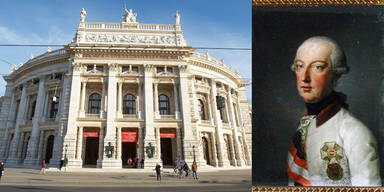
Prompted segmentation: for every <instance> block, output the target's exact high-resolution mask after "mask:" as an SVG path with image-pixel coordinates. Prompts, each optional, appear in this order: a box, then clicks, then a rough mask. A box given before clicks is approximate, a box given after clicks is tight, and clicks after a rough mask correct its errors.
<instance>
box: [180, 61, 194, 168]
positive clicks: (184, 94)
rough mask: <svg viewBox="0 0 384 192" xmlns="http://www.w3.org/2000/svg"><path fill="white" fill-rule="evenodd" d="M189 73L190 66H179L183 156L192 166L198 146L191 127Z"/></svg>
mask: <svg viewBox="0 0 384 192" xmlns="http://www.w3.org/2000/svg"><path fill="white" fill-rule="evenodd" d="M188 81H190V79H189V73H188V65H187V64H182V65H179V83H180V89H179V93H180V101H181V109H182V113H183V115H182V116H183V123H182V125H183V144H184V145H183V153H184V154H183V156H184V160H185V161H186V162H187V163H188V164H192V162H193V146H194V145H195V146H196V145H197V142H196V138H195V137H194V136H193V134H192V125H191V121H192V119H191V110H190V109H191V106H190V102H189V98H190V94H191V93H190V92H189V89H188V87H189V86H190V85H189V82H188Z"/></svg>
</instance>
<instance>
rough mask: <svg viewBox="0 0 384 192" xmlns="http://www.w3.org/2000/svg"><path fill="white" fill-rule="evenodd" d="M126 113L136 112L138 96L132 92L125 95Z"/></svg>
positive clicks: (124, 111)
mask: <svg viewBox="0 0 384 192" xmlns="http://www.w3.org/2000/svg"><path fill="white" fill-rule="evenodd" d="M123 113H124V114H136V98H135V96H133V95H131V94H127V95H125V96H124V108H123Z"/></svg>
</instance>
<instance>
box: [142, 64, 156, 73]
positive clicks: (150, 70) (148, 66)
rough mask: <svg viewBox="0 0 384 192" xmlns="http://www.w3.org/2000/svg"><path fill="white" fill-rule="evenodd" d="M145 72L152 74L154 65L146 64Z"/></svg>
mask: <svg viewBox="0 0 384 192" xmlns="http://www.w3.org/2000/svg"><path fill="white" fill-rule="evenodd" d="M143 66H144V71H145V72H152V70H153V68H154V66H153V65H152V64H144V65H143Z"/></svg>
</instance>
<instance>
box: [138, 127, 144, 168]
mask: <svg viewBox="0 0 384 192" xmlns="http://www.w3.org/2000/svg"><path fill="white" fill-rule="evenodd" d="M138 134H139V155H138V157H139V161H140V160H141V159H142V158H143V156H144V154H143V151H144V150H143V134H144V127H140V128H139V130H138Z"/></svg>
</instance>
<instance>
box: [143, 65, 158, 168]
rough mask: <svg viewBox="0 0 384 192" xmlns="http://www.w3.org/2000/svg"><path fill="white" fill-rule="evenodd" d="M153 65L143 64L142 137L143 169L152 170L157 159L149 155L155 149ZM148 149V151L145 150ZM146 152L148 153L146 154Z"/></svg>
mask: <svg viewBox="0 0 384 192" xmlns="http://www.w3.org/2000/svg"><path fill="white" fill-rule="evenodd" d="M153 68H154V67H153V65H151V64H144V69H145V71H144V109H145V110H144V112H145V131H144V130H143V131H144V133H145V137H144V152H145V153H144V155H145V163H144V168H149V169H153V168H154V167H155V166H156V163H157V158H156V157H155V156H154V155H153V156H152V154H151V153H149V152H150V151H152V149H153V148H155V147H156V139H155V130H154V128H153V117H154V113H153V111H154V109H153V98H154V95H153ZM147 149H148V150H147ZM146 151H148V152H146Z"/></svg>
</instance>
